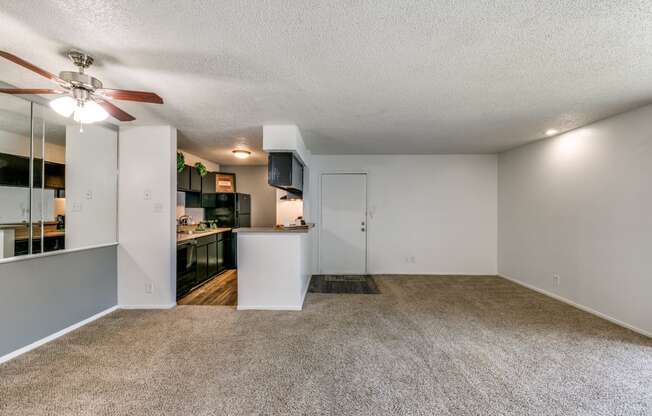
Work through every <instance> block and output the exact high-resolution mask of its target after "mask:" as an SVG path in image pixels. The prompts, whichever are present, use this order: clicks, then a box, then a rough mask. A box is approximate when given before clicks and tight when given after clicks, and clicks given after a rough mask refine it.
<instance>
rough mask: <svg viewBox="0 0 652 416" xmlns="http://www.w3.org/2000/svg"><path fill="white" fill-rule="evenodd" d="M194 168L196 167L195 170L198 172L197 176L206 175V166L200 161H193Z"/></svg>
mask: <svg viewBox="0 0 652 416" xmlns="http://www.w3.org/2000/svg"><path fill="white" fill-rule="evenodd" d="M195 169H197V172H199V176H206V174H207V173H208V170H207V169H206V166H204V164H203V163H201V162H197V163H195Z"/></svg>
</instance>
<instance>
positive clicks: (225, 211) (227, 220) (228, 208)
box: [203, 193, 251, 228]
mask: <svg viewBox="0 0 652 416" xmlns="http://www.w3.org/2000/svg"><path fill="white" fill-rule="evenodd" d="M207 197H208V199H209V200H207ZM203 199H204V207H206V206H210V207H211V208H205V209H204V216H205V220H206V221H217V225H218V226H219V227H229V228H240V227H251V195H249V194H238V193H215V194H209V195H204V196H203Z"/></svg>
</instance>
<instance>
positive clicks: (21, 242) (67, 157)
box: [0, 94, 118, 258]
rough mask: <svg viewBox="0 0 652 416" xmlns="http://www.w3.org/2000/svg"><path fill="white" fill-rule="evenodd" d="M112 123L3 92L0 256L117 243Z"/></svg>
mask: <svg viewBox="0 0 652 416" xmlns="http://www.w3.org/2000/svg"><path fill="white" fill-rule="evenodd" d="M117 148H118V133H117V128H115V127H113V126H111V125H97V124H91V125H83V126H80V125H79V124H78V123H75V122H74V121H73V120H71V119H66V118H63V117H61V116H60V115H58V114H57V113H55V112H54V111H52V110H51V109H50V108H49V107H48V106H47V105H41V104H37V103H31V102H29V101H26V100H23V99H21V98H18V97H14V96H10V95H5V94H0V237H1V238H0V244H1V246H0V247H1V248H2V249H1V250H0V258H9V257H15V256H25V255H32V254H40V253H44V252H53V251H58V250H65V249H75V248H84V247H89V246H95V245H101V244H107V243H114V242H116V241H117V183H118V181H117V164H118V160H117V154H118V153H117Z"/></svg>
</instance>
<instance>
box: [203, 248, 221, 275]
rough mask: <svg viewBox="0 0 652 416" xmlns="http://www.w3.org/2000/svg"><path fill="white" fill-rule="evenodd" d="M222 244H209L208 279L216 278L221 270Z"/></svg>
mask: <svg viewBox="0 0 652 416" xmlns="http://www.w3.org/2000/svg"><path fill="white" fill-rule="evenodd" d="M220 243H221V242H217V241H216V242H212V243H208V246H207V247H208V273H207V274H206V278H209V277H211V276H215V275H216V274H217V272H218V271H221V270H219V252H218V250H219V244H220Z"/></svg>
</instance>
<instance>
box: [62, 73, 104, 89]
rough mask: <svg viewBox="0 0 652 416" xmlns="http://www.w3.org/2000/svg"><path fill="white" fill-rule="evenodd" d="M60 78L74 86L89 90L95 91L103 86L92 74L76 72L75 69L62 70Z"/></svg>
mask: <svg viewBox="0 0 652 416" xmlns="http://www.w3.org/2000/svg"><path fill="white" fill-rule="evenodd" d="M59 78H61V79H63V80H64V81H67V82H68V83H69V84H70V85H71V86H72V88H83V89H85V90H89V91H95V90H96V89H99V88H102V82H101V81H100V80H99V79H97V78H95V77H92V76H90V75H87V74H84V73H79V72H74V71H61V73H59Z"/></svg>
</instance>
